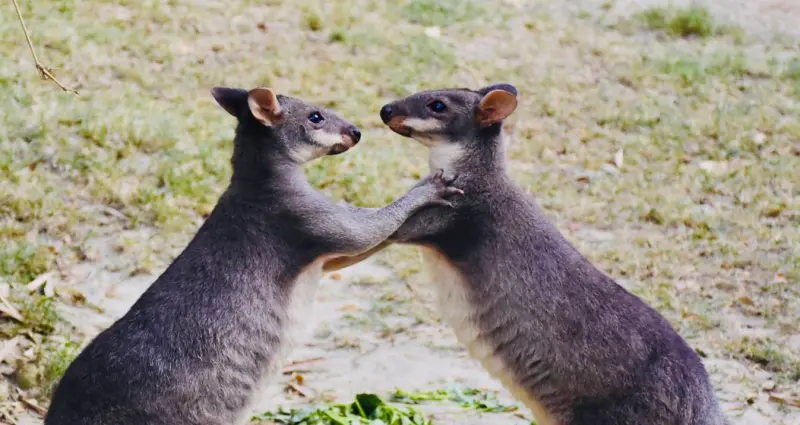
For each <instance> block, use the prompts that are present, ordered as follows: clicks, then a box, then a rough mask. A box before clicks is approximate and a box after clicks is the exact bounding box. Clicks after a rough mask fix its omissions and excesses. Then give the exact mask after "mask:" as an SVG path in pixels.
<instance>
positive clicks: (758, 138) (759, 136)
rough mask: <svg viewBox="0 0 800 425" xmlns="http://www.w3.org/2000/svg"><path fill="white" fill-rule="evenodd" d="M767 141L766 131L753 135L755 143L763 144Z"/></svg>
mask: <svg viewBox="0 0 800 425" xmlns="http://www.w3.org/2000/svg"><path fill="white" fill-rule="evenodd" d="M766 141H767V135H766V134H764V133H761V132H756V134H755V135H754V136H753V143H755V144H756V145H759V146H760V145H763V144H764V142H766Z"/></svg>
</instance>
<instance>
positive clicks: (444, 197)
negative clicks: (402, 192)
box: [416, 169, 464, 208]
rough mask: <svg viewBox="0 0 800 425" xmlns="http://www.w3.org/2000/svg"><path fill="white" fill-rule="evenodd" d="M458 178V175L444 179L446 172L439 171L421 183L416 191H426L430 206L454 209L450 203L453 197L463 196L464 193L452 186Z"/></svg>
mask: <svg viewBox="0 0 800 425" xmlns="http://www.w3.org/2000/svg"><path fill="white" fill-rule="evenodd" d="M457 178H458V175H453V176H448V177H444V170H441V169H440V170H437V171H436V172H434V173H432V174H430V175H428V176H427V177H425V178H424V179H422V181H420V182H419V183H418V184H417V186H416V189H418V190H424V191H425V197H426V200H427V203H428V204H434V205H443V206H447V207H451V208H452V207H453V204H452V203H450V201H448V198H450V197H451V196H453V195H463V194H464V191H463V190H461V189H459V188H457V187H454V186H451V185H452V184H453V182H455V180H456V179H457Z"/></svg>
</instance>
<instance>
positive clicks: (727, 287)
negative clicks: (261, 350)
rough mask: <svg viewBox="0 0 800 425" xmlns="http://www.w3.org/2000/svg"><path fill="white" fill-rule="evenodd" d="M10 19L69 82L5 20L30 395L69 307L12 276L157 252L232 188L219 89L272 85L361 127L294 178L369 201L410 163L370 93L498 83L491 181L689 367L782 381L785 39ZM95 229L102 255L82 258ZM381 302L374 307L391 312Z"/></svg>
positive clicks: (673, 31) (33, 6)
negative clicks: (671, 334) (547, 222)
mask: <svg viewBox="0 0 800 425" xmlns="http://www.w3.org/2000/svg"><path fill="white" fill-rule="evenodd" d="M21 7H22V8H23V13H24V14H25V17H26V19H27V23H28V27H29V29H30V30H31V32H32V36H33V39H34V42H35V44H36V45H37V49H38V52H39V55H40V57H41V59H42V61H43V62H45V64H47V65H49V66H53V67H58V68H59V69H58V70H56V71H55V73H56V75H57V76H58V77H59V78H60V79H61V80H62V81H63V82H64V83H65V84H67V85H70V86H75V87H77V88H78V89H79V91H80V94H79V95H72V94H69V93H62V92H60V91H59V90H58V89H57V87H55V86H54V85H53V84H52V83H49V82H44V81H41V80H40V79H39V78H38V77H37V75H36V72H35V70H34V68H33V64H32V62H31V59H30V56H29V52H28V50H27V46H26V45H25V43H24V39H23V37H22V33H21V31H20V28H19V23H18V22H17V21H16V17H15V16H14V14H13V13H11V12H9V13H3V14H0V40H2V41H0V53H1V54H2V56H3V57H4V58H7V60H4V61H0V105H2V108H0V240H2V243H1V244H0V280H2V281H3V282H6V283H8V284H9V285H10V295H9V299H10V300H11V301H12V302H13V303H14V305H15V307H16V308H17V309H19V310H20V312H21V314H22V315H23V316H24V318H25V320H24V321H23V322H22V323H19V322H16V321H14V320H11V319H8V318H6V317H5V316H3V317H0V335H2V337H3V338H11V337H13V336H21V337H22V338H24V339H25V341H28V343H29V344H31V345H32V346H34V347H36V348H37V349H39V350H40V351H42V352H43V353H45V352H46V353H47V355H44V354H43V355H41V356H34V357H33V358H31V359H28V360H26V361H25V362H24V363H25V364H29V365H32V366H30V367H29V369H30V370H33V372H32V373H33V374H34V375H36V376H38V378H37V379H36V381H35V384H34V385H35V386H36V387H37V391H35V393H36V394H37V396H39V397H40V398H41V399H42V401H43V402H44V401H46V399H47V394H48V392H47V390H46V387H47V385H49V384H48V382H51V381H52V380H53V379H55V378H56V376H57V375H58V374H59V373H60V371H61V370H63V366H64V364H66V362H67V359H68V358H69V357H70V356H71V355H72V354H74V350H71V349H70V350H66V351H65V350H62V348H64V347H65V346H66V345H65V343H64V341H65V340H66V341H72V338H66V339H65V338H64V335H66V334H68V333H69V332H70V331H71V328H70V327H69V326H68V325H67V324H65V323H63V322H62V320H61V319H60V318H59V315H58V312H59V310H58V308H56V307H58V306H61V305H62V304H65V303H76V302H78V301H77V300H79V299H80V296H79V295H74V294H69V293H68V291H66V290H65V291H63V293H59V291H57V293H56V296H54V297H52V298H48V297H46V296H45V295H44V294H41V293H39V292H34V293H30V291H28V290H27V289H26V288H25V285H26V284H27V283H28V282H30V281H31V280H33V279H35V278H36V277H37V276H39V275H40V274H42V273H45V272H56V274H57V275H58V276H60V277H62V278H63V279H68V277H69V271H70V270H71V268H72V267H73V266H75V265H77V264H82V263H86V262H92V261H97V260H98V258H97V256H98V255H99V256H100V257H101V258H106V257H109V258H114V259H116V260H114V261H115V263H114V264H113V265H111V266H109V267H113V268H115V270H119V271H121V272H123V273H125V274H137V273H146V272H149V273H158V272H159V271H160V270H161V269H162V268H163V267H164V266H165V265H166V264H168V263H169V262H170V261H171V259H172V258H173V257H174V255H175V254H177V252H179V250H180V249H182V248H183V246H184V245H185V244H186V242H187V241H188V239H189V238H190V237H191V236H192V233H193V232H194V231H195V230H196V229H197V226H198V225H199V224H200V223H201V222H202V220H203V219H204V217H205V216H206V215H207V214H208V213H209V212H210V210H211V208H213V206H214V203H215V202H216V199H217V197H218V196H219V194H220V193H221V192H222V190H224V188H225V185H226V184H227V179H228V178H229V176H230V166H229V159H230V154H231V138H232V136H233V127H234V121H233V119H232V118H231V117H230V116H229V115H227V114H226V113H225V112H224V111H222V110H221V109H220V108H219V107H218V106H217V105H216V104H215V103H214V101H213V99H212V98H211V96H210V94H209V89H210V88H211V87H213V86H216V85H230V86H237V87H244V88H251V87H254V86H258V85H269V86H272V87H274V88H276V90H277V91H278V92H279V93H284V94H290V95H294V96H297V97H301V98H304V99H307V100H309V101H313V102H318V103H320V104H323V105H326V106H329V107H332V108H335V109H336V110H337V111H338V112H340V113H341V114H342V115H343V116H345V117H348V118H349V119H351V120H352V121H353V122H354V123H356V124H357V125H359V126H360V127H362V130H363V132H364V142H363V143H361V144H360V145H359V147H358V149H355V150H353V151H352V152H349V153H347V154H346V155H341V156H337V157H332V158H325V159H322V160H320V161H317V162H315V163H313V164H310V165H309V166H308V167H307V175H308V176H309V178H310V180H311V181H312V182H313V183H314V184H315V185H316V186H317V187H319V188H320V189H321V190H322V191H324V192H325V193H326V194H328V195H329V196H331V197H332V198H333V199H336V200H340V199H344V200H347V201H349V202H352V203H354V204H356V205H360V206H380V205H383V204H385V203H387V202H389V201H391V200H392V199H395V198H397V197H398V196H400V195H401V194H402V193H403V192H404V191H405V190H407V189H408V188H409V187H411V185H412V184H413V181H414V180H416V179H418V178H420V177H421V176H423V175H425V174H426V173H427V162H426V159H425V154H426V152H425V150H424V148H422V147H421V146H419V145H418V144H416V143H415V142H413V141H410V140H406V139H402V138H400V137H397V136H395V135H392V134H391V133H390V132H389V131H387V130H386V129H385V128H384V126H383V125H382V124H381V122H380V119H379V117H378V110H379V109H380V107H381V106H382V105H383V104H384V103H385V102H387V101H388V100H391V99H393V98H396V97H398V96H404V95H406V94H408V93H410V92H413V91H416V90H422V89H428V88H435V87H464V86H468V87H478V86H480V85H481V84H484V83H488V82H495V81H508V82H511V83H513V84H514V85H515V86H516V87H517V88H518V89H519V92H520V106H519V108H518V110H517V112H516V113H515V114H514V115H513V116H512V118H511V119H510V120H509V122H508V129H509V131H510V133H511V134H512V136H513V141H512V144H511V146H510V148H509V152H508V154H509V160H510V165H509V169H510V172H511V173H512V175H513V176H514V178H515V179H517V180H518V181H519V182H520V183H521V184H522V185H523V186H524V187H525V188H526V189H528V190H529V191H530V192H531V193H532V194H533V195H534V196H535V197H536V199H537V201H538V202H539V203H540V204H541V205H542V206H543V207H544V208H545V211H546V213H547V214H548V216H549V217H551V218H552V219H553V221H554V222H555V223H556V224H557V225H558V226H559V228H560V229H561V230H562V231H563V232H564V233H565V234H566V236H567V237H568V238H569V239H570V240H571V241H572V242H573V243H575V245H576V246H577V247H578V248H579V249H580V250H581V251H582V252H584V253H585V254H586V255H587V256H588V257H589V258H590V259H591V260H592V261H594V262H595V263H596V264H597V265H598V266H599V267H600V268H602V269H603V270H604V271H606V272H608V273H609V274H610V275H612V276H613V277H614V278H616V279H619V280H620V282H623V283H625V284H626V285H628V286H629V287H630V288H631V289H632V290H633V291H634V292H635V293H637V294H638V295H640V296H641V297H642V298H643V299H644V300H645V301H647V302H648V303H650V304H651V305H653V306H654V307H656V308H657V309H659V311H661V312H662V313H663V314H664V315H665V316H666V317H667V319H668V320H669V321H670V322H671V323H672V324H673V325H674V326H675V327H676V328H677V329H678V330H679V331H680V332H681V333H682V334H683V335H684V336H686V337H687V339H689V342H690V343H691V344H692V345H693V346H696V347H699V348H702V351H703V352H705V353H707V355H708V356H709V357H713V358H734V359H737V360H739V361H742V362H745V364H746V365H747V366H748V367H751V368H756V369H759V368H764V369H766V370H768V372H769V373H770V374H772V375H773V377H774V378H775V379H776V380H777V381H778V382H779V383H780V384H781V385H784V386H789V387H791V386H792V385H794V386H795V387H796V386H797V383H796V379H794V380H792V378H793V377H795V376H796V375H797V366H796V365H797V364H798V360H800V355H798V353H800V350H798V349H796V348H794V347H793V346H791V345H790V344H789V343H788V337H789V336H790V335H791V334H792V333H796V332H799V331H800V329H798V323H800V313H798V312H800V289H798V288H800V262H798V258H800V231H799V230H798V229H800V214H798V211H800V193H799V192H798V185H797V182H798V181H800V147H798V145H797V141H798V140H800V124H799V123H798V121H797V117H798V116H800V106H799V105H800V57H799V56H798V53H797V44H796V41H795V42H793V44H792V43H785V42H780V41H778V42H768V43H767V42H763V43H762V42H758V41H755V40H751V39H749V38H747V37H746V36H744V35H743V32H742V31H741V30H740V29H736V28H733V27H730V26H725V25H722V24H720V23H719V22H718V20H717V19H715V18H714V16H713V15H711V14H710V13H709V12H708V11H707V10H705V9H701V8H697V7H691V8H688V9H681V8H664V9H651V10H649V11H646V12H645V13H643V14H641V15H637V16H636V17H634V18H633V22H635V23H636V25H642V26H644V27H645V28H647V29H648V31H640V32H635V33H631V32H629V31H626V30H625V28H622V27H621V26H618V27H609V26H607V25H603V24H601V23H599V22H595V21H594V20H591V19H587V16H586V12H582V13H579V15H580V16H573V17H570V16H561V15H557V14H550V13H549V12H547V10H546V9H542V8H538V7H534V6H519V7H518V6H514V5H512V4H511V3H508V4H506V5H505V6H504V7H493V6H486V5H484V3H483V2H477V1H474V2H473V1H456V0H447V1H444V2H435V1H428V0H408V1H401V2H383V1H377V0H344V1H341V2H336V3H330V2H329V3H320V2H311V1H310V0H299V1H296V2H287V1H279V0H271V1H267V2H264V1H236V2H230V3H229V2H223V1H206V2H202V3H197V2H189V1H186V0H172V1H169V2H132V1H125V2H111V1H105V0H92V1H86V2H68V1H56V0H37V1H33V2H22V4H21ZM429 26H438V27H440V33H439V35H438V36H436V33H435V32H430V31H428V33H426V30H428V28H427V27H429ZM665 34H666V35H667V36H666V37H665V36H664V35H665ZM620 151H622V152H623V155H624V163H623V165H622V166H621V167H617V166H616V165H614V158H615V155H617V154H618V152H620ZM137 232H138V233H137ZM97 235H110V236H109V237H111V238H113V239H115V247H116V250H115V251H113V252H100V253H94V254H91V255H89V253H87V250H86V249H87V248H86V241H87V240H89V239H91V238H93V237H95V236H97ZM137 235H138V236H137ZM142 235H145V236H142ZM597 235H601V236H602V235H605V236H604V237H602V238H600V237H598V236H597ZM381 260H382V261H383V262H384V263H386V264H390V265H392V267H395V268H396V269H397V270H398V274H399V275H400V276H401V277H403V278H409V279H410V278H415V277H416V275H417V271H419V270H420V263H419V257H418V255H417V254H416V253H415V252H414V251H413V250H411V249H406V248H392V249H390V250H389V251H388V252H387V253H385V254H382V255H381ZM76 297H77V298H76ZM742 300H749V301H746V302H743V301H742ZM382 302H383V301H379V302H378V307H377V309H378V310H377V311H378V313H379V314H378V316H379V317H380V313H381V312H388V310H387V309H389V308H395V309H396V310H393V311H392V313H397V311H401V312H404V311H406V310H405V309H401V308H399V307H397V305H396V304H398V303H395V302H394V301H392V302H386V303H385V304H386V305H387V306H388V307H386V306H383V304H381V303H382ZM384 307H385V308H384ZM387 314H388V313H387ZM403 314H405V313H403ZM731 317H734V318H745V319H746V320H748V322H749V323H754V325H753V326H756V327H758V328H763V329H765V330H768V331H770V332H771V333H770V335H772V336H771V337H770V338H769V339H763V340H759V341H758V343H757V344H753V343H747V344H738V343H737V344H731V343H730V341H740V340H741V338H742V337H743V336H742V335H741V330H740V329H739V326H738V325H736V323H738V322H737V321H735V320H733V321H732V320H728V319H729V318H731ZM71 343H78V342H71ZM759 353H760V354H759ZM764 359H767V360H766V363H765V361H764ZM720 379H722V380H723V381H724V380H725V379H728V378H726V377H724V376H723V377H722V378H720ZM723 383H724V382H723ZM750 384H751V385H754V386H758V383H757V382H751V383H750ZM365 390H369V389H365Z"/></svg>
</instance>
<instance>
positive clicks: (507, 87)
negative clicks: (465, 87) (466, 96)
mask: <svg viewBox="0 0 800 425" xmlns="http://www.w3.org/2000/svg"><path fill="white" fill-rule="evenodd" d="M494 90H503V91H507V92H509V93H511V94H513V95H514V96H515V97H516V96H517V88H516V87H514V86H512V85H511V84H508V83H496V84H491V85H488V86H486V87H484V88H482V89H480V90H478V93H480V94H481V96H486V94H487V93H489V92H490V91H494Z"/></svg>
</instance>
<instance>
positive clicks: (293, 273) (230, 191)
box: [45, 87, 461, 425]
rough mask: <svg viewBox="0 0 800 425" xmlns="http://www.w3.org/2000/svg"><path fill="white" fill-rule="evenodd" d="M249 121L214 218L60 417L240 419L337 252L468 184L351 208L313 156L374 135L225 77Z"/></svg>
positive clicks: (71, 391) (106, 342) (115, 335)
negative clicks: (328, 185) (317, 185)
mask: <svg viewBox="0 0 800 425" xmlns="http://www.w3.org/2000/svg"><path fill="white" fill-rule="evenodd" d="M212 94H213V96H214V98H215V99H216V101H217V103H219V105H220V106H222V108H224V109H225V110H226V111H227V112H228V113H230V114H231V115H233V116H234V117H236V118H237V121H238V125H237V128H236V137H235V141H234V150H233V157H232V161H231V162H232V166H233V175H232V177H231V181H230V185H229V186H228V188H227V190H226V191H225V192H224V193H223V194H222V196H221V197H220V199H219V202H218V203H217V205H216V206H215V208H214V210H213V212H212V213H211V215H210V216H209V217H208V218H207V219H206V220H205V222H204V223H203V225H202V226H201V227H200V229H199V230H198V231H197V233H196V234H195V236H194V237H193V239H192V240H191V242H190V243H189V244H188V246H187V247H186V248H185V249H184V250H183V252H181V253H180V255H178V256H177V258H175V260H174V261H173V262H172V264H170V266H169V267H168V268H167V269H166V270H165V271H164V272H163V274H161V275H160V276H159V277H158V278H157V279H156V281H155V282H154V283H153V284H152V285H151V286H150V288H149V289H147V291H145V293H144V294H143V295H142V296H141V298H139V300H138V301H136V303H135V304H134V305H133V306H132V307H131V308H130V310H129V311H128V312H127V313H126V314H125V315H124V316H122V318H120V319H119V320H117V321H116V322H115V323H114V324H113V325H111V326H110V327H109V328H108V329H106V330H104V331H103V332H101V333H100V334H99V335H97V336H96V337H95V338H94V339H93V340H92V341H91V342H90V343H89V344H88V346H86V347H85V348H84V349H83V351H82V352H81V353H80V354H79V355H78V357H77V358H76V359H75V360H74V361H73V362H72V364H71V365H70V366H69V367H68V368H67V370H66V373H65V374H64V376H63V378H62V379H61V380H60V382H59V384H58V386H57V389H56V391H55V394H54V397H53V400H52V403H51V404H50V409H49V412H48V413H47V415H46V419H45V424H46V425H236V424H243V423H245V422H247V421H248V420H249V415H248V414H249V413H250V412H249V410H250V406H251V405H252V402H253V399H254V396H255V395H256V394H257V392H258V391H259V389H261V388H262V387H263V386H264V385H265V384H268V383H269V379H270V377H271V376H272V375H273V373H275V372H276V371H277V370H278V369H279V368H280V365H281V362H282V361H283V360H284V359H285V357H286V356H287V354H288V353H289V351H290V349H291V347H292V343H293V341H294V340H295V339H296V337H297V336H298V333H299V331H300V330H301V328H302V325H303V324H304V322H305V319H306V318H307V317H308V316H309V315H310V314H311V307H312V303H313V298H314V293H315V291H316V288H317V284H318V281H319V278H320V276H321V274H322V269H323V264H324V263H325V261H326V260H327V259H328V258H332V257H335V256H340V255H356V254H359V253H361V252H364V251H365V250H368V249H370V248H372V247H374V246H376V245H377V244H378V243H380V242H382V241H383V240H385V239H386V237H388V236H389V235H391V234H392V233H393V232H395V231H396V230H397V229H398V227H399V226H400V225H401V224H402V223H403V221H404V220H405V219H406V218H407V217H408V216H409V215H410V214H412V213H414V212H415V211H417V210H419V209H421V208H423V207H426V206H431V205H437V204H448V201H447V198H448V197H450V196H451V195H454V194H460V193H461V191H460V190H458V189H456V188H454V187H452V186H450V185H449V183H448V182H446V181H445V180H444V179H443V178H442V176H441V173H435V174H432V175H431V176H428V177H426V178H425V179H423V180H422V181H420V182H419V183H417V184H416V185H415V186H414V187H413V188H411V189H410V190H409V192H408V193H406V194H405V195H404V196H402V197H400V198H399V199H398V200H396V201H395V202H393V203H391V204H389V205H388V206H386V207H385V208H380V209H368V208H363V209H362V208H354V207H350V206H340V205H337V204H335V203H333V202H332V201H330V200H329V199H327V198H326V197H324V196H323V195H322V194H321V193H319V192H318V191H316V190H315V189H314V188H313V187H312V186H311V185H310V184H309V183H308V182H307V180H306V179H305V176H304V174H303V171H302V168H301V165H302V164H303V163H305V162H308V161H311V160H313V159H316V158H319V157H322V156H324V155H333V154H338V153H342V152H344V151H346V150H348V149H349V148H351V147H353V146H354V145H355V144H356V143H357V142H358V141H359V140H360V138H361V133H360V131H359V129H358V128H357V127H355V126H354V125H352V124H350V123H349V122H347V121H345V120H344V119H342V118H341V117H340V116H338V115H337V114H335V113H334V112H332V111H329V110H325V109H322V108H318V107H316V106H314V105H310V104H307V103H305V102H303V101H301V100H298V99H294V98H291V97H287V96H278V95H276V94H275V93H274V91H273V90H271V89H268V88H256V89H253V90H250V91H246V90H242V89H234V88H223V87H217V88H214V89H213V90H212Z"/></svg>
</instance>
